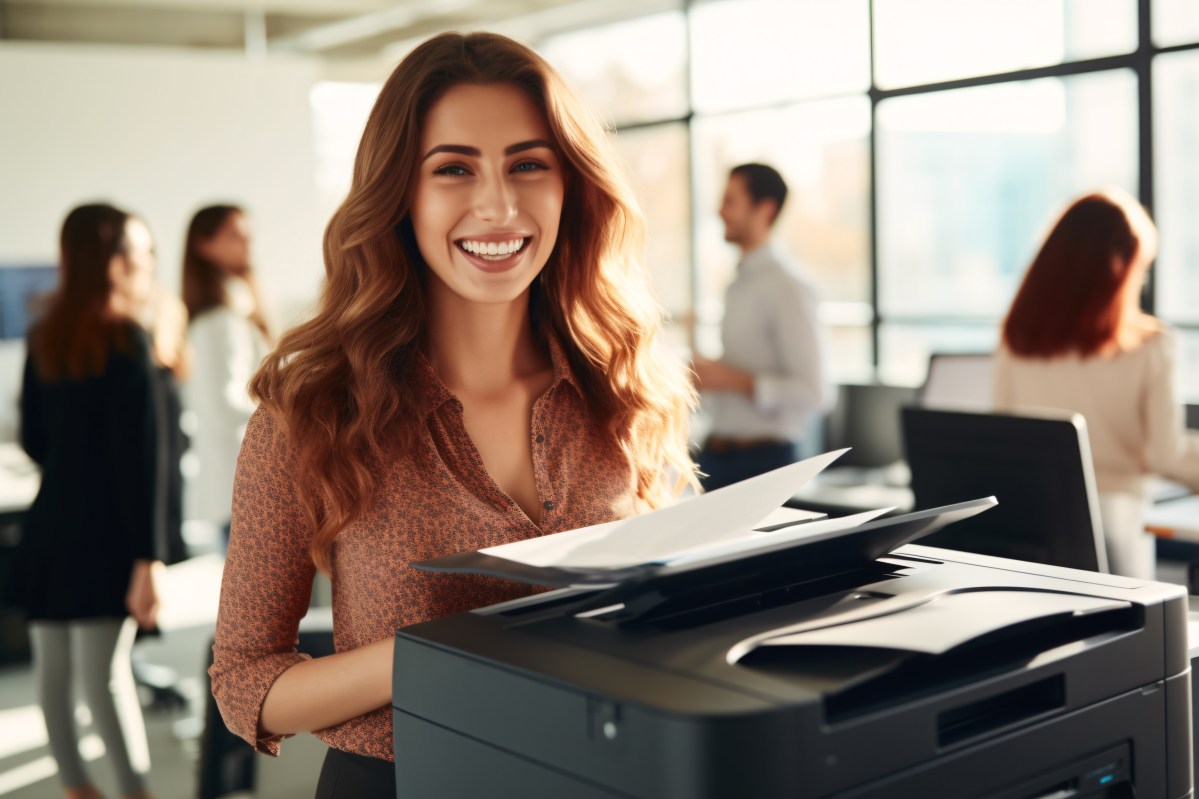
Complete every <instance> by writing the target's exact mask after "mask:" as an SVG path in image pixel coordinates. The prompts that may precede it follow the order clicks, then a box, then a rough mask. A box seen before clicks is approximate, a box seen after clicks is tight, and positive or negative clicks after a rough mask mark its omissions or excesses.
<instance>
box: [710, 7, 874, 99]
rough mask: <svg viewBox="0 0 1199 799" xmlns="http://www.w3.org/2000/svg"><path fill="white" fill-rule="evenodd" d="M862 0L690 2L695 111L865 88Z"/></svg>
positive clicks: (865, 39) (867, 72)
mask: <svg viewBox="0 0 1199 799" xmlns="http://www.w3.org/2000/svg"><path fill="white" fill-rule="evenodd" d="M867 8H868V4H867V2H866V0H837V2H827V0H731V1H730V0H723V1H721V2H705V3H696V4H695V5H693V6H692V10H691V93H692V98H693V101H694V104H695V108H696V110H698V111H725V110H730V109H733V108H745V107H748V106H755V105H765V104H770V103H778V102H780V101H786V100H797V99H802V98H810V97H825V96H830V95H834V94H847V93H850V92H858V91H865V90H866V89H867V88H869V86H870V53H869V50H870V45H869V27H868V11H867Z"/></svg>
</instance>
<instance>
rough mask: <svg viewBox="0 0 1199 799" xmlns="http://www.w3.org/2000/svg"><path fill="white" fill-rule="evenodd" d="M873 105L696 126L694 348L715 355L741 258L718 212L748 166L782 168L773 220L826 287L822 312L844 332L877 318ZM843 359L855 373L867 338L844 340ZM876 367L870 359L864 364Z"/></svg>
mask: <svg viewBox="0 0 1199 799" xmlns="http://www.w3.org/2000/svg"><path fill="white" fill-rule="evenodd" d="M869 130H870V103H869V100H867V98H865V97H849V98H844V99H840V100H829V101H821V102H813V103H804V104H800V105H793V106H789V107H784V108H773V109H768V110H762V111H751V112H744V113H738V114H728V115H723V116H713V117H706V118H699V119H696V120H695V122H694V123H693V125H692V131H693V136H694V150H693V162H694V165H695V167H694V170H695V180H696V185H695V195H696V198H697V202H698V203H699V206H698V208H697V218H696V220H695V229H696V232H695V241H696V248H697V249H696V258H695V261H696V264H697V270H698V271H697V275H696V282H697V297H696V315H697V317H698V322H699V330H698V331H697V334H698V339H697V344H698V345H699V346H700V349H701V351H704V352H705V353H706V354H711V353H714V352H718V346H719V345H718V341H719V338H718V330H719V322H720V319H721V316H722V314H723V308H722V297H723V294H724V290H725V288H726V286H727V285H728V282H729V281H730V280H731V279H732V276H733V271H734V269H735V267H736V264H737V259H738V253H737V251H736V249H735V248H734V247H732V246H731V245H729V244H727V243H725V241H724V225H723V223H722V222H721V221H720V216H719V214H718V212H719V209H720V201H721V197H722V196H723V194H724V187H725V183H726V181H727V179H728V171H729V169H730V168H732V167H733V166H736V165H737V164H739V163H743V162H746V161H760V162H763V163H767V164H770V165H772V166H774V167H775V168H776V169H778V170H779V171H780V172H781V173H782V175H783V177H784V179H785V180H786V181H787V184H788V187H789V194H788V198H787V202H786V204H785V206H784V208H783V213H782V216H781V217H780V218H779V220H778V221H777V222H776V223H775V226H776V228H775V229H776V235H778V236H780V237H781V238H782V240H783V241H784V242H785V243H786V245H787V247H788V249H790V251H791V253H792V255H793V256H794V257H795V258H796V259H797V260H798V261H799V262H800V263H801V264H802V265H803V268H804V269H805V271H806V272H807V274H808V275H809V276H810V277H811V278H812V279H813V280H814V282H815V283H816V284H817V286H818V287H819V289H820V292H821V295H822V298H823V299H824V300H825V304H826V305H829V306H831V307H830V309H829V311H827V312H825V313H829V314H832V315H833V316H834V318H837V319H841V320H842V323H843V324H846V326H847V327H860V326H861V325H862V323H863V320H865V321H866V323H867V324H868V322H869V319H870V305H869V303H870V222H869V196H870V160H869ZM841 338H842V339H846V338H848V340H851V341H854V342H858V343H854V344H851V345H847V346H846V348H845V350H844V352H843V353H842V354H841V356H839V358H838V360H839V361H840V362H842V363H844V364H845V366H846V368H847V369H850V368H856V367H857V364H855V363H853V360H852V359H856V358H857V357H859V356H860V351H859V344H860V338H855V337H853V336H850V335H849V334H846V335H845V336H841ZM866 363H869V361H866Z"/></svg>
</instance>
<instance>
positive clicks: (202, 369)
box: [183, 205, 271, 538]
mask: <svg viewBox="0 0 1199 799" xmlns="http://www.w3.org/2000/svg"><path fill="white" fill-rule="evenodd" d="M183 301H184V302H185V303H186V304H187V310H188V314H189V317H190V319H191V324H190V327H189V329H188V340H189V342H190V344H191V347H192V351H193V354H194V365H193V368H192V374H191V377H190V378H189V380H188V381H187V384H186V385H185V386H184V403H185V405H186V407H187V409H188V410H189V411H190V412H191V414H192V415H193V418H194V420H195V429H194V430H192V431H189V432H191V437H192V454H193V455H194V456H195V461H197V462H198V467H199V468H198V471H196V472H195V473H194V474H192V475H190V476H189V482H188V489H187V504H188V509H189V512H188V514H187V515H188V518H191V519H203V520H206V521H208V522H210V523H212V524H213V525H215V526H216V527H218V528H219V529H221V530H222V532H223V534H224V536H226V538H227V536H228V529H229V517H230V515H231V513H232V497H233V472H234V468H235V467H236V465H237V453H238V451H239V449H240V448H241V439H242V435H243V433H244V432H245V428H246V422H247V421H249V419H250V414H252V413H253V412H254V408H255V407H256V404H255V403H254V401H253V400H251V399H250V396H249V394H248V392H247V388H246V387H247V384H248V383H249V381H250V378H251V377H252V376H253V374H254V372H255V371H257V369H258V365H259V363H260V362H261V361H262V359H263V358H264V357H265V356H266V354H267V352H268V351H269V350H270V338H271V337H270V329H269V328H268V326H267V322H266V317H265V316H264V314H263V311H262V303H261V302H260V300H259V294H258V288H257V285H256V282H255V280H254V273H253V269H252V267H251V265H250V226H249V221H248V220H247V218H246V214H245V212H244V211H243V210H242V209H241V208H239V207H237V206H235V205H212V206H208V207H207V208H202V209H201V210H199V211H197V212H196V214H195V216H193V217H192V220H191V224H190V225H189V226H188V230H187V245H186V248H185V250H184V255H183Z"/></svg>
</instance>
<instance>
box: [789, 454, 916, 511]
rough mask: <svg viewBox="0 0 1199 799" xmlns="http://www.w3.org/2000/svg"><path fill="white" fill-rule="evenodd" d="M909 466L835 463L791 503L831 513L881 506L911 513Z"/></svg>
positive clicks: (871, 508) (799, 492)
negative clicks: (908, 480)
mask: <svg viewBox="0 0 1199 799" xmlns="http://www.w3.org/2000/svg"><path fill="white" fill-rule="evenodd" d="M905 472H906V466H904V465H903V464H895V465H892V466H889V467H886V468H883V469H870V468H862V467H857V466H840V467H838V466H833V467H830V468H829V469H826V470H825V471H824V472H822V473H820V474H818V475H816V477H815V478H814V479H813V480H812V482H810V483H808V484H807V485H806V486H804V487H803V488H802V489H800V490H799V491H797V492H796V493H795V494H794V495H793V496H792V497H791V499H789V500H787V503H786V504H787V506H788V507H792V508H803V509H805V510H814V511H821V512H824V513H827V514H829V515H830V516H845V515H848V514H851V513H859V512H861V511H865V510H875V509H877V508H894V509H895V510H894V511H892V512H891V513H893V514H894V513H907V512H909V511H911V510H912V509H913V508H914V506H915V501H914V499H913V497H912V489H910V488H908V486H907V480H906V479H905V477H907V475H906V473H905Z"/></svg>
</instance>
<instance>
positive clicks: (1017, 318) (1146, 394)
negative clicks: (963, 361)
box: [995, 189, 1199, 579]
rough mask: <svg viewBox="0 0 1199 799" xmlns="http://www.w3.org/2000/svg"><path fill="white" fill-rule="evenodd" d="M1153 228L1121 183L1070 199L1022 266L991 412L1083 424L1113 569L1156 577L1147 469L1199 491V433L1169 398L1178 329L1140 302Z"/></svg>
mask: <svg viewBox="0 0 1199 799" xmlns="http://www.w3.org/2000/svg"><path fill="white" fill-rule="evenodd" d="M1156 254H1157V230H1156V229H1155V228H1154V225H1153V222H1152V221H1151V220H1150V219H1149V216H1148V214H1147V213H1146V212H1145V210H1144V208H1142V207H1141V205H1140V204H1139V203H1138V202H1137V201H1136V200H1135V199H1133V198H1132V197H1131V196H1129V195H1128V194H1126V193H1125V192H1122V191H1119V190H1116V189H1107V190H1103V191H1099V192H1095V193H1093V194H1088V195H1086V196H1084V197H1082V198H1080V199H1078V200H1076V201H1075V202H1074V203H1073V204H1072V205H1071V206H1070V207H1069V208H1068V209H1067V210H1066V212H1065V213H1064V214H1063V215H1062V217H1061V219H1059V220H1058V221H1057V223H1056V224H1055V225H1054V227H1053V229H1052V230H1051V231H1050V233H1049V236H1048V237H1047V238H1046V239H1045V242H1044V244H1043V245H1042V246H1041V249H1040V252H1038V253H1037V256H1036V257H1035V258H1034V259H1033V262H1032V264H1031V265H1030V266H1029V268H1028V272H1027V274H1026V275H1025V276H1024V282H1023V283H1022V285H1021V286H1020V290H1019V291H1018V292H1017V294H1016V298H1015V300H1014V301H1013V302H1012V307H1011V309H1010V310H1009V311H1008V315H1007V319H1006V320H1005V321H1004V324H1003V334H1002V340H1001V344H1000V347H999V351H998V353H997V357H996V364H995V405H996V409H997V410H1018V409H1019V408H1021V407H1042V408H1062V409H1066V410H1072V411H1077V412H1079V413H1081V414H1082V415H1083V416H1084V417H1085V418H1086V422H1087V430H1088V433H1089V435H1090V443H1091V452H1092V455H1093V458H1094V466H1095V479H1096V483H1097V485H1098V489H1099V505H1100V514H1101V516H1102V520H1103V527H1104V538H1105V541H1106V543H1107V554H1108V564H1109V566H1110V569H1111V571H1112V573H1114V574H1121V575H1125V576H1128V577H1139V578H1146V579H1152V578H1153V576H1154V567H1155V557H1154V539H1153V536H1151V535H1150V534H1148V533H1146V532H1145V528H1144V509H1145V502H1146V500H1145V478H1146V477H1147V476H1148V475H1150V474H1158V475H1162V476H1165V477H1169V478H1172V479H1174V480H1177V481H1179V482H1182V483H1185V484H1186V485H1188V486H1189V487H1191V488H1192V489H1199V439H1197V438H1196V437H1195V436H1194V435H1192V434H1189V433H1188V432H1187V431H1186V429H1185V427H1184V416H1183V406H1182V405H1181V404H1180V403H1179V402H1178V400H1177V399H1176V398H1175V389H1174V382H1175V380H1174V368H1175V366H1174V364H1175V347H1176V342H1175V339H1176V335H1175V333H1174V331H1173V329H1171V328H1170V327H1169V326H1167V325H1165V324H1164V323H1162V322H1161V321H1160V320H1158V319H1156V318H1154V317H1153V316H1150V315H1149V314H1146V313H1144V312H1143V311H1142V310H1141V308H1140V297H1141V289H1142V287H1143V286H1144V283H1145V276H1146V274H1147V273H1148V271H1149V266H1150V264H1151V263H1152V262H1153V259H1154V257H1156Z"/></svg>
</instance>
